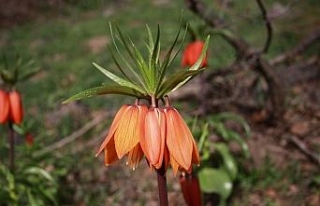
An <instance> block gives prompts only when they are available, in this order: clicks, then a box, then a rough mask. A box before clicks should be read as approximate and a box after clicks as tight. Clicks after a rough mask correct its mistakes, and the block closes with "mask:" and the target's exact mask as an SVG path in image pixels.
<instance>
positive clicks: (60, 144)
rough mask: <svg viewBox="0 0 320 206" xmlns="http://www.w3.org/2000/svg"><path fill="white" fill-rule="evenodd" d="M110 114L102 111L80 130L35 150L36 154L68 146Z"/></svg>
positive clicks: (36, 155)
mask: <svg viewBox="0 0 320 206" xmlns="http://www.w3.org/2000/svg"><path fill="white" fill-rule="evenodd" d="M108 115H109V113H102V114H100V115H98V116H97V117H95V118H94V119H93V120H91V121H90V122H88V123H87V124H85V125H84V126H83V127H82V128H80V129H79V130H77V131H75V132H73V133H72V134H71V135H69V136H67V137H65V138H63V139H61V140H60V141H58V142H55V143H54V144H51V145H49V146H47V147H45V148H43V149H42V150H40V151H38V152H35V153H34V156H35V157H38V156H41V155H44V154H47V153H49V152H52V151H54V150H56V149H59V148H61V147H64V146H66V145H67V144H69V143H71V142H73V141H75V140H76V139H78V138H79V137H81V136H82V135H84V134H85V133H86V132H88V131H89V130H90V129H92V128H93V127H95V126H96V125H97V124H99V123H100V122H101V121H102V120H103V119H105V118H106V117H107V116H108Z"/></svg>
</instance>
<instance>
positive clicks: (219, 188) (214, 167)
mask: <svg viewBox="0 0 320 206" xmlns="http://www.w3.org/2000/svg"><path fill="white" fill-rule="evenodd" d="M229 121H232V122H234V123H236V124H237V125H240V126H241V127H242V129H243V132H244V133H245V136H246V137H250V135H251V134H250V127H249V125H248V123H247V122H246V121H245V120H244V119H243V118H242V117H240V116H238V115H236V114H233V113H220V114H216V115H211V116H208V117H207V118H204V119H200V120H198V119H196V120H195V121H194V124H193V127H192V128H193V133H194V136H195V137H198V146H199V151H200V153H201V157H200V158H201V161H202V163H201V166H200V168H198V169H197V170H196V171H197V173H198V177H199V181H200V186H201V190H202V191H203V192H205V193H216V194H218V195H219V196H220V203H219V204H220V205H225V204H226V200H227V199H228V198H229V196H230V194H231V193H232V191H233V185H234V181H236V180H237V179H238V178H239V166H238V162H237V161H236V158H235V155H234V154H233V153H232V152H231V151H230V148H229V147H228V144H229V143H230V142H236V143H238V144H239V145H240V146H241V148H242V153H243V156H244V157H246V158H248V157H249V155H250V153H249V149H248V145H247V143H246V141H245V140H244V139H243V138H242V136H241V135H240V133H238V132H237V131H235V130H233V129H231V128H229V127H228V126H227V125H226V122H229ZM212 133H214V134H216V135H217V136H219V137H220V139H219V141H218V142H213V141H212V140H210V134H212Z"/></svg>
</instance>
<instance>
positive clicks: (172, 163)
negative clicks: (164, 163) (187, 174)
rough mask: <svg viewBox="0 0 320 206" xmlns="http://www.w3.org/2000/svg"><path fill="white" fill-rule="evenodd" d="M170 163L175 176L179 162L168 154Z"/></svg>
mask: <svg viewBox="0 0 320 206" xmlns="http://www.w3.org/2000/svg"><path fill="white" fill-rule="evenodd" d="M170 164H171V167H172V170H173V174H174V176H177V173H178V170H179V164H178V162H177V161H176V160H175V159H174V158H173V157H172V156H170Z"/></svg>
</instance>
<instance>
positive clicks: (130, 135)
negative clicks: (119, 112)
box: [114, 105, 139, 159]
mask: <svg viewBox="0 0 320 206" xmlns="http://www.w3.org/2000/svg"><path fill="white" fill-rule="evenodd" d="M138 117H139V109H138V107H137V106H136V105H133V106H131V107H130V109H129V110H128V111H127V112H126V113H125V114H124V115H123V116H122V118H121V120H120V121H119V126H118V128H117V130H116V132H115V134H114V142H115V148H116V151H117V154H118V157H119V159H120V158H122V157H123V156H124V155H125V154H127V153H128V152H129V151H130V150H132V149H133V147H135V146H136V145H137V144H138V143H139V136H138V135H137V134H138V132H137V126H138Z"/></svg>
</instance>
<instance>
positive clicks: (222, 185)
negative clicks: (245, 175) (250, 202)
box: [198, 167, 233, 200]
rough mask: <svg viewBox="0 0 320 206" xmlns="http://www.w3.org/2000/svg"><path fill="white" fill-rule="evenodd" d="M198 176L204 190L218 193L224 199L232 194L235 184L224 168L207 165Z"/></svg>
mask: <svg viewBox="0 0 320 206" xmlns="http://www.w3.org/2000/svg"><path fill="white" fill-rule="evenodd" d="M198 177H199V182H200V187H201V190H202V191H203V192H206V193H217V194H219V195H220V196H221V198H222V199H224V200H225V199H227V198H228V197H229V196H230V194H231V192H232V187H233V184H232V181H231V179H230V177H229V175H228V173H227V172H225V171H224V170H222V169H214V168H208V167H206V168H203V169H201V170H200V171H199V172H198Z"/></svg>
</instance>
